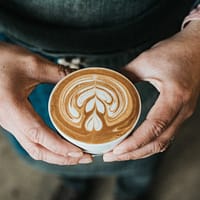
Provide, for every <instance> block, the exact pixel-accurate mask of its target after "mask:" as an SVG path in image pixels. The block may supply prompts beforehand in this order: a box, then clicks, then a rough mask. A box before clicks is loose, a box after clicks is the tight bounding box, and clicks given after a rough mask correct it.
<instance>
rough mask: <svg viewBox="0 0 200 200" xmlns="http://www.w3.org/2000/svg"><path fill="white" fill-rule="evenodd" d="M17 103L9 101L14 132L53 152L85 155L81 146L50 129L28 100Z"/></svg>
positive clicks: (76, 155) (64, 154) (77, 155)
mask: <svg viewBox="0 0 200 200" xmlns="http://www.w3.org/2000/svg"><path fill="white" fill-rule="evenodd" d="M13 104H14V105H13ZM17 104H18V105H16V102H12V103H11V102H10V103H9V105H10V108H11V111H12V115H11V116H9V117H10V119H9V120H10V122H11V123H12V124H11V125H8V126H9V127H12V128H11V129H12V130H11V131H12V132H14V133H15V132H18V134H23V135H25V136H26V137H27V138H29V139H30V140H31V141H32V142H33V143H36V144H40V145H41V146H43V147H45V148H47V149H48V150H50V151H51V152H53V153H56V154H59V155H63V156H68V155H70V156H73V157H82V156H83V152H82V150H81V149H80V148H78V147H76V146H74V145H72V144H71V143H69V142H67V141H65V140H63V139H61V137H59V136H58V135H57V134H56V133H54V132H53V131H52V130H51V129H49V128H48V127H47V126H46V125H45V124H44V122H43V121H42V119H41V118H40V117H39V116H38V115H37V114H36V113H35V111H34V110H33V108H32V107H31V105H30V103H29V102H28V101H27V100H25V101H24V102H21V103H20V104H19V103H17Z"/></svg>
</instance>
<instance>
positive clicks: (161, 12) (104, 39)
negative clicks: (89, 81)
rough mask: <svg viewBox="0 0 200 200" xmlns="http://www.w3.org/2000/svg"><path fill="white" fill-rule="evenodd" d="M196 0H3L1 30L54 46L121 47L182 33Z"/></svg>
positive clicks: (72, 49)
mask: <svg viewBox="0 0 200 200" xmlns="http://www.w3.org/2000/svg"><path fill="white" fill-rule="evenodd" d="M194 2H195V0H176V1H174V0H126V1H124V0H101V1H98V0H97V1H96V0H57V1H53V0H34V1H20V0H6V1H4V0H3V1H0V32H4V33H5V34H6V35H7V36H10V37H13V38H15V39H17V40H19V41H23V42H25V43H27V44H29V45H30V46H32V47H36V48H38V49H42V50H45V51H48V52H62V53H63V52H64V53H73V54H75V53H78V54H85V53H86V54H96V53H98V54H105V53H115V52H120V51H127V50H129V49H133V48H136V47H138V46H140V45H142V44H144V43H147V42H148V47H149V46H151V45H152V44H153V43H155V42H157V41H159V40H161V39H163V38H166V37H169V36H171V35H172V34H174V33H176V32H177V31H179V29H180V27H181V23H182V21H183V18H184V17H185V16H186V15H187V14H188V12H189V10H190V8H191V6H192V5H193V3H194ZM145 48H146V47H145ZM141 51H144V49H141ZM138 53H140V52H138Z"/></svg>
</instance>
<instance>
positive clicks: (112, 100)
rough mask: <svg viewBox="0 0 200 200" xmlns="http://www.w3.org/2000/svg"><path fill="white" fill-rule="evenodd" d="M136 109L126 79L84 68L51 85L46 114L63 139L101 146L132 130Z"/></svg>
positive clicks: (134, 94) (134, 96)
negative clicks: (52, 87)
mask: <svg viewBox="0 0 200 200" xmlns="http://www.w3.org/2000/svg"><path fill="white" fill-rule="evenodd" d="M140 106H141V103H140V97H139V95H138V92H137V90H136V88H135V87H134V85H133V84H132V83H131V82H130V81H129V80H128V79H127V78H126V77H124V76H123V75H121V74H120V73H118V72H115V71H113V70H109V69H104V68H86V69H82V70H78V71H76V72H73V73H71V74H69V75H67V76H66V77H65V78H64V79H62V80H61V81H60V82H59V83H58V84H57V85H56V86H55V88H54V90H53V91H52V94H51V97H50V101H49V112H50V117H51V120H52V122H53V124H54V126H55V127H56V128H57V130H58V131H59V132H60V133H61V134H62V136H63V137H64V138H66V139H68V140H70V139H72V141H71V142H73V140H75V141H79V142H81V143H86V144H103V143H109V142H111V141H115V140H117V139H118V138H121V137H122V136H124V135H126V136H127V133H128V134H129V133H130V132H131V131H132V130H133V128H134V126H135V125H136V122H137V120H138V118H139V115H140V109H141V108H140ZM69 138H70V139H69Z"/></svg>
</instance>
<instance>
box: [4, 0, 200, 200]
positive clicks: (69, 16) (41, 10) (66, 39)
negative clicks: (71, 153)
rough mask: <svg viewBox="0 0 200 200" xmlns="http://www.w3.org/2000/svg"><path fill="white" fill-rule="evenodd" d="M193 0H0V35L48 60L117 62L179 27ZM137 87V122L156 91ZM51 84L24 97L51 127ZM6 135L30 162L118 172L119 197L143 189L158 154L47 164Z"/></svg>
mask: <svg viewBox="0 0 200 200" xmlns="http://www.w3.org/2000/svg"><path fill="white" fill-rule="evenodd" d="M194 2H200V0H198V1H195V0H176V1H174V0H101V1H100V0H57V1H53V0H24V1H21V0H3V1H0V33H4V35H6V37H3V38H0V40H4V41H5V40H6V41H7V42H14V43H18V44H19V45H22V46H25V47H26V48H29V49H31V50H33V51H35V52H39V53H40V54H42V55H45V56H47V55H48V56H49V55H51V57H48V58H49V59H51V60H52V61H56V59H57V58H59V57H60V56H76V55H81V56H83V57H84V58H85V62H86V63H87V64H88V65H91V66H107V67H112V66H114V67H120V66H122V65H124V64H127V63H128V62H129V61H130V60H132V59H133V58H135V57H136V56H137V55H139V54H140V53H141V52H143V51H144V50H146V49H148V48H149V47H151V45H153V44H154V43H156V42H157V41H160V40H162V39H164V38H167V37H169V36H171V35H173V34H174V33H176V32H178V31H179V30H180V28H181V23H182V21H183V19H184V17H185V16H186V15H187V14H188V12H189V10H190V9H191V7H192V5H194ZM137 87H138V89H139V91H140V94H141V98H142V114H141V118H140V121H139V124H140V123H142V121H143V120H144V119H145V117H146V115H147V113H148V111H149V109H150V108H151V106H152V105H153V103H154V102H155V100H156V98H157V96H158V92H157V91H156V90H155V88H153V87H152V86H151V85H150V84H148V83H139V84H137ZM52 88H53V85H50V84H42V85H39V86H38V87H37V88H36V90H34V91H33V93H32V94H31V96H30V97H29V99H30V101H31V103H32V105H33V107H34V109H35V110H36V112H38V114H40V116H41V117H42V118H43V120H44V121H45V122H46V124H48V125H49V126H50V127H51V128H53V127H52V124H51V123H50V120H49V116H48V109H47V102H48V98H49V94H50V92H51V90H52ZM139 124H138V125H139ZM8 136H9V139H10V141H11V142H12V144H13V146H14V147H15V148H16V150H17V151H18V152H19V153H20V155H21V156H22V157H23V158H24V159H26V160H27V161H29V162H30V163H31V165H32V166H36V167H39V168H42V169H44V170H47V171H49V172H52V173H56V174H58V175H62V176H68V177H72V179H73V177H76V178H80V177H81V178H82V181H83V182H85V178H87V177H93V176H110V175H115V176H117V177H118V187H117V191H118V193H119V194H121V195H122V197H121V199H123V200H126V199H129V198H131V199H133V198H134V197H137V196H139V195H140V194H142V193H143V192H144V191H145V190H146V188H147V187H148V185H149V183H150V181H151V179H152V175H153V173H154V172H155V167H156V164H157V163H158V160H159V155H154V156H151V157H149V158H146V159H141V160H136V161H124V162H114V163H104V162H103V161H102V157H95V158H94V162H93V163H92V164H89V165H76V166H57V165H50V164H47V163H44V162H39V161H35V160H33V159H31V158H30V156H29V155H28V154H27V153H26V152H25V151H24V150H23V148H22V147H21V146H20V144H19V143H18V142H17V141H16V139H15V138H14V137H12V136H11V135H8ZM76 180H77V179H76ZM69 182H70V183H69V184H72V182H74V181H71V180H69ZM74 183H75V182H74ZM79 183H80V184H81V181H80V182H79ZM74 185H76V184H74ZM130 186H131V187H130Z"/></svg>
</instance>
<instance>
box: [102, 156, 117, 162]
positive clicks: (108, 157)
mask: <svg viewBox="0 0 200 200" xmlns="http://www.w3.org/2000/svg"><path fill="white" fill-rule="evenodd" d="M103 160H104V162H112V161H115V159H114V158H113V157H112V156H108V155H104V157H103Z"/></svg>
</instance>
